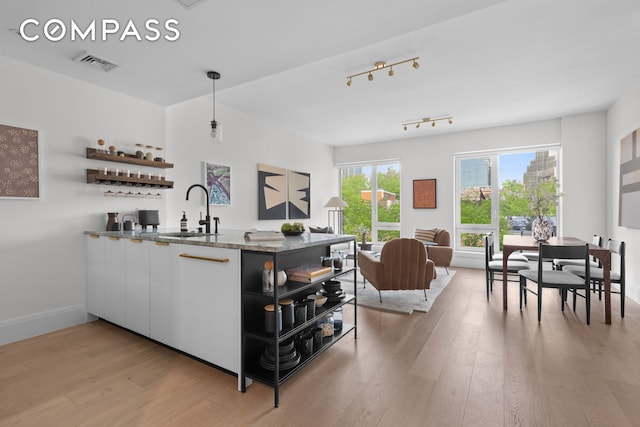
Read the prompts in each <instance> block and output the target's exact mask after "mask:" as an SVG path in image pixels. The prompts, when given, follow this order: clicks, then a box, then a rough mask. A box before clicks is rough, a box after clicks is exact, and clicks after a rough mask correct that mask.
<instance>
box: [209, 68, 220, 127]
mask: <svg viewBox="0 0 640 427" xmlns="http://www.w3.org/2000/svg"><path fill="white" fill-rule="evenodd" d="M207 77H209V78H210V79H211V80H212V81H213V120H211V138H214V139H215V138H216V137H217V136H218V134H219V133H220V123H218V122H217V121H216V80H218V79H220V73H218V72H217V71H207Z"/></svg>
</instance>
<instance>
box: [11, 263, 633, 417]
mask: <svg viewBox="0 0 640 427" xmlns="http://www.w3.org/2000/svg"><path fill="white" fill-rule="evenodd" d="M483 275H484V272H483V271H481V270H470V269H457V273H456V275H455V276H454V278H453V280H452V281H451V283H450V284H449V286H448V287H447V288H446V289H445V290H444V291H443V293H442V294H441V295H440V297H439V298H438V299H437V301H436V302H435V303H434V305H433V307H432V309H431V311H430V312H429V313H428V314H422V313H414V314H412V315H410V316H407V315H398V314H390V313H383V312H379V311H375V310H370V309H364V308H359V311H358V312H359V321H360V327H359V331H358V339H357V340H354V339H353V335H351V336H348V337H345V338H344V339H343V340H342V341H340V342H339V343H338V344H337V345H336V346H334V347H333V348H332V349H331V350H330V351H328V352H326V353H325V354H323V355H322V356H321V357H320V358H319V359H317V360H316V361H315V362H314V363H312V364H310V365H309V366H308V367H306V368H305V369H304V370H303V371H302V372H301V373H300V374H298V375H297V376H296V377H294V378H293V379H292V380H290V381H289V382H287V383H286V384H285V385H284V386H283V387H282V389H281V402H280V407H279V408H274V407H273V391H272V389H271V388H269V387H266V386H263V385H261V384H253V385H252V386H250V387H249V389H248V390H247V392H246V393H244V394H243V393H239V392H237V391H236V384H237V382H236V381H237V380H236V378H235V377H233V376H231V375H228V374H225V373H223V372H220V371H218V370H216V369H214V368H211V367H209V366H207V365H205V364H202V363H199V362H197V361H194V360H192V359H190V358H188V357H185V356H182V355H180V354H178V353H176V352H173V351H171V350H169V349H167V348H164V347H162V346H160V345H157V344H154V343H153V342H150V341H148V340H145V339H143V338H140V337H138V336H136V335H134V334H131V333H129V332H127V331H124V330H122V329H119V328H117V327H115V326H113V325H110V324H107V323H105V322H102V321H96V322H92V323H88V324H84V325H80V326H77V327H73V328H69V329H66V330H62V331H58V332H55V333H51V334H47V335H43V336H40V337H36V338H32V339H28V340H24V341H21V342H17V343H13V344H9V345H5V346H2V347H0V425H2V426H8V425H20V426H76V425H81V426H120V425H124V426H163V425H170V426H213V425H216V426H218V425H220V426H227V425H239V426H244V425H266V426H273V425H278V426H281V425H282V426H315V425H318V426H320V425H321V426H351V425H359V426H377V425H380V426H438V427H439V426H448V425H450V426H496V425H504V426H512V425H523V426H534V425H537V426H616V427H617V426H629V425H640V401H639V400H638V396H640V306H638V304H635V303H634V302H632V301H631V300H629V299H628V300H627V314H626V318H625V319H624V320H622V319H620V316H619V298H618V296H617V295H616V296H614V299H613V324H612V325H610V326H606V325H604V324H603V313H602V309H601V305H600V304H598V303H596V302H594V307H593V308H592V324H591V326H587V325H586V324H585V322H584V306H583V305H579V307H578V312H577V314H574V313H573V312H572V311H571V310H570V309H569V308H567V310H566V311H565V312H564V314H563V313H562V312H561V311H560V305H559V297H558V296H557V294H554V293H553V291H549V292H548V293H546V294H545V298H544V301H543V303H544V308H543V315H542V323H541V324H540V325H538V322H537V318H536V305H535V302H534V301H530V302H529V304H530V305H529V307H528V308H526V309H525V310H524V311H523V312H520V310H518V306H517V304H518V301H517V291H516V289H517V288H516V287H515V286H517V285H515V284H510V285H511V288H510V289H511V293H510V296H509V302H510V310H509V311H508V312H507V313H504V312H503V311H502V293H501V288H500V287H498V288H496V289H494V291H493V295H492V298H491V301H489V302H487V300H486V298H485V295H484V292H485V291H484V276H483ZM595 301H597V298H596V299H595Z"/></svg>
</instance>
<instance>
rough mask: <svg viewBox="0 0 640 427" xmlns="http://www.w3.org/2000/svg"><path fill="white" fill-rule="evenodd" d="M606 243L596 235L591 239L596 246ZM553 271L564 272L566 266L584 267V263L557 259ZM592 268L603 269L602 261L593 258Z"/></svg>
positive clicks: (578, 260) (575, 260)
mask: <svg viewBox="0 0 640 427" xmlns="http://www.w3.org/2000/svg"><path fill="white" fill-rule="evenodd" d="M603 243H604V240H603V239H602V237H601V236H599V235H597V234H594V235H593V238H592V239H591V244H593V245H596V246H602V244H603ZM552 262H553V269H554V270H562V269H563V268H564V267H565V266H567V265H583V264H584V261H583V260H581V259H562V258H555V259H554V260H553V261H552ZM590 263H591V268H601V267H602V264H601V263H600V260H598V258H597V257H595V256H593V257H591V261H590Z"/></svg>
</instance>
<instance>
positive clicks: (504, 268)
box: [502, 246, 513, 311]
mask: <svg viewBox="0 0 640 427" xmlns="http://www.w3.org/2000/svg"><path fill="white" fill-rule="evenodd" d="M512 252H513V249H511V248H510V247H508V246H505V247H503V248H502V308H503V309H504V311H507V261H508V259H509V255H511V253H512Z"/></svg>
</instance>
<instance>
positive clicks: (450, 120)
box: [449, 117, 453, 125]
mask: <svg viewBox="0 0 640 427" xmlns="http://www.w3.org/2000/svg"><path fill="white" fill-rule="evenodd" d="M449 124H450V125H452V124H453V119H452V118H451V117H449Z"/></svg>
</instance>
